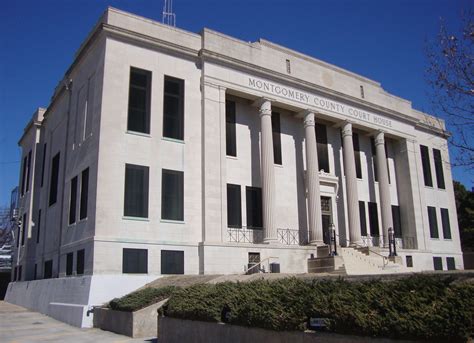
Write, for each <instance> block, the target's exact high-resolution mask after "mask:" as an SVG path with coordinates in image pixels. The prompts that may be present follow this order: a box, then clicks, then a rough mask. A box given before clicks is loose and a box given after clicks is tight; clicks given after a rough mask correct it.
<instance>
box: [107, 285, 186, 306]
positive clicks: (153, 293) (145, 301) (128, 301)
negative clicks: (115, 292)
mask: <svg viewBox="0 0 474 343" xmlns="http://www.w3.org/2000/svg"><path fill="white" fill-rule="evenodd" d="M176 289H177V287H175V286H167V287H162V288H144V289H140V290H138V291H136V292H133V293H130V294H127V295H126V296H124V297H122V298H115V299H113V300H111V301H110V302H109V307H110V308H111V309H112V310H116V311H126V312H133V311H137V310H139V309H142V308H144V307H147V306H149V305H152V304H154V303H157V302H160V301H161V300H164V299H166V298H168V297H169V296H170V295H171V294H172V293H173V292H175V291H176Z"/></svg>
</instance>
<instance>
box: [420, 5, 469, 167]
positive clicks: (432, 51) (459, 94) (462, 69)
mask: <svg viewBox="0 0 474 343" xmlns="http://www.w3.org/2000/svg"><path fill="white" fill-rule="evenodd" d="M460 23H461V25H460V26H461V27H460V28H458V29H457V30H455V31H452V30H449V29H448V27H447V25H446V24H445V22H444V21H443V20H441V25H440V31H439V34H438V36H437V37H436V40H434V41H430V42H428V44H427V49H426V51H427V56H428V60H429V66H428V69H427V78H428V83H429V85H430V86H431V87H430V88H431V93H432V94H431V97H432V103H433V105H434V111H435V112H436V113H437V114H438V115H440V116H441V117H442V118H443V119H445V121H446V125H447V128H448V130H449V131H451V133H452V135H451V137H450V139H449V141H450V143H451V146H452V147H453V148H454V149H455V150H456V151H455V156H454V165H457V166H463V167H466V168H467V169H470V170H472V169H474V22H473V11H472V10H469V11H467V12H465V13H464V14H463V15H462V16H461V22H460Z"/></svg>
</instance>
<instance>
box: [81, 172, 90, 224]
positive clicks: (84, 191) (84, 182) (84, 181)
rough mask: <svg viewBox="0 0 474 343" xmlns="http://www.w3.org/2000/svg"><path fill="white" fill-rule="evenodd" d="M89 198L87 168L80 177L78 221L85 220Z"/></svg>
mask: <svg viewBox="0 0 474 343" xmlns="http://www.w3.org/2000/svg"><path fill="white" fill-rule="evenodd" d="M88 198H89V168H86V169H84V170H83V171H82V175H81V202H80V205H81V207H80V210H79V219H85V218H87V199H88Z"/></svg>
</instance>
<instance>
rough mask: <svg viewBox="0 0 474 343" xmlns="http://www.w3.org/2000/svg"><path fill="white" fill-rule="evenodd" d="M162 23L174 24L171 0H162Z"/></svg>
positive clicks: (174, 15) (174, 17)
mask: <svg viewBox="0 0 474 343" xmlns="http://www.w3.org/2000/svg"><path fill="white" fill-rule="evenodd" d="M163 24H166V25H169V26H176V14H174V13H173V0H164V3H163Z"/></svg>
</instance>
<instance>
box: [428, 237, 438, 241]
mask: <svg viewBox="0 0 474 343" xmlns="http://www.w3.org/2000/svg"><path fill="white" fill-rule="evenodd" d="M430 239H431V240H432V241H440V239H439V238H436V237H430Z"/></svg>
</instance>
